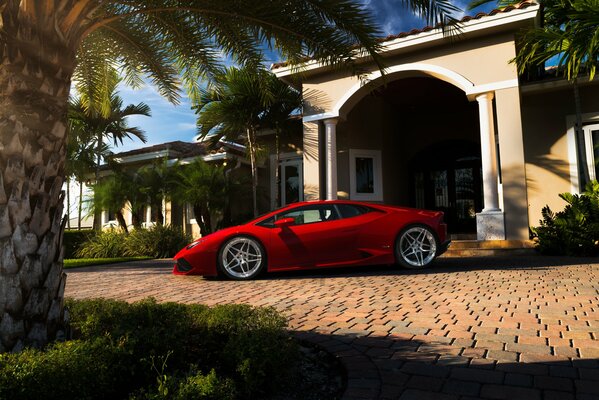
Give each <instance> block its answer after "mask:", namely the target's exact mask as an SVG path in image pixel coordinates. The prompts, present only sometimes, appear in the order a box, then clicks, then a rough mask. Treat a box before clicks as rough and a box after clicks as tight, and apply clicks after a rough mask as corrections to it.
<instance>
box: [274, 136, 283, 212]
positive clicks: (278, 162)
mask: <svg viewBox="0 0 599 400" xmlns="http://www.w3.org/2000/svg"><path fill="white" fill-rule="evenodd" d="M275 152H276V160H275V185H276V187H275V208H278V207H282V206H283V204H281V197H282V193H281V191H282V190H281V129H280V128H279V124H277V126H276V128H275Z"/></svg>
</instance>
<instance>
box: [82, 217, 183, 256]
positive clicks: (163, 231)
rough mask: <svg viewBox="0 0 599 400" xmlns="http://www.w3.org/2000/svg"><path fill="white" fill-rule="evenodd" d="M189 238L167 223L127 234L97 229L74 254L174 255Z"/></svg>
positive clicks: (114, 230)
mask: <svg viewBox="0 0 599 400" xmlns="http://www.w3.org/2000/svg"><path fill="white" fill-rule="evenodd" d="M189 242H191V237H190V236H189V235H186V234H184V233H183V232H182V231H181V230H180V229H178V228H176V227H173V226H170V225H155V226H153V227H151V228H149V229H134V230H132V231H131V232H130V233H129V234H126V233H124V232H123V231H121V230H116V229H109V230H104V231H100V232H97V233H96V234H95V235H93V236H89V237H88V239H87V240H86V241H85V242H84V243H83V244H81V246H80V247H79V250H77V252H76V253H75V255H76V256H77V257H78V258H117V257H151V258H168V257H172V256H174V255H175V254H176V253H177V252H178V251H179V250H181V249H182V248H183V247H184V246H185V245H187V244H188V243H189Z"/></svg>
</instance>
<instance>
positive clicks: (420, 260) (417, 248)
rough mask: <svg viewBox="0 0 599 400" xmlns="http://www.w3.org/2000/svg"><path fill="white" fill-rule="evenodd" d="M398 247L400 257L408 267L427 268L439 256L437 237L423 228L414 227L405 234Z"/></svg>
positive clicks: (402, 235)
mask: <svg viewBox="0 0 599 400" xmlns="http://www.w3.org/2000/svg"><path fill="white" fill-rule="evenodd" d="M397 245H398V246H399V248H398V249H397V250H398V255H399V256H400V257H401V259H402V261H403V264H404V265H405V266H406V267H415V268H419V267H420V268H422V267H426V266H427V265H428V264H430V263H431V262H432V261H433V259H434V258H435V255H436V254H437V240H436V239H435V236H434V235H433V233H432V232H431V231H430V230H429V229H427V228H425V227H422V226H414V227H412V228H409V229H407V230H406V231H405V232H403V233H402V234H401V237H400V238H399V243H398V244H397Z"/></svg>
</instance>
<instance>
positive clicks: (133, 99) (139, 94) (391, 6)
mask: <svg viewBox="0 0 599 400" xmlns="http://www.w3.org/2000/svg"><path fill="white" fill-rule="evenodd" d="M360 1H361V2H362V3H363V4H364V6H365V7H367V8H368V9H370V11H371V12H372V13H373V15H374V17H375V19H376V21H377V22H378V24H379V26H380V29H381V31H382V32H383V34H384V35H389V34H396V33H400V32H404V31H408V30H410V29H413V28H422V27H424V26H426V23H425V22H423V21H422V20H421V19H419V18H418V17H416V16H414V15H412V14H411V13H410V12H409V11H408V10H407V9H405V8H404V7H403V6H402V1H401V0H360ZM467 3H468V1H463V0H457V1H456V2H455V3H454V4H456V5H457V6H458V7H460V8H462V9H464V8H465V6H466V4H467ZM492 8H493V5H490V6H486V7H482V8H481V9H480V10H481V11H487V10H489V9H492ZM476 11H478V10H476ZM476 11H475V12H476ZM460 17H461V15H460ZM269 58H271V59H270V60H267V61H269V62H273V63H274V62H277V61H281V60H279V59H278V57H277V55H276V54H269ZM120 95H121V97H122V98H123V100H124V104H130V103H135V104H137V103H139V102H144V103H146V104H147V105H149V106H150V108H151V109H152V117H131V118H129V124H130V125H131V126H138V127H140V128H141V129H143V130H144V131H145V132H146V134H147V137H148V142H147V143H146V144H143V143H141V142H140V141H139V140H137V139H136V140H134V141H126V142H125V143H124V144H123V145H122V146H119V147H117V148H114V149H113V151H114V152H122V151H127V150H131V149H135V148H139V147H144V146H149V145H153V144H158V143H164V142H170V141H173V140H182V141H188V142H189V141H193V140H194V137H195V131H196V129H195V121H196V116H195V114H194V112H193V111H192V110H191V104H190V102H189V99H188V98H187V97H185V95H184V94H183V98H182V99H181V103H180V104H179V105H177V106H174V105H172V104H170V103H169V102H168V101H166V100H165V99H164V98H162V97H161V96H160V95H159V94H158V92H157V91H156V90H155V89H154V88H153V87H151V86H150V85H147V86H144V87H143V88H141V89H138V90H133V89H131V88H129V87H126V86H122V87H121V88H120Z"/></svg>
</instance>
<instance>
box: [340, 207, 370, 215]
mask: <svg viewBox="0 0 599 400" xmlns="http://www.w3.org/2000/svg"><path fill="white" fill-rule="evenodd" d="M337 208H338V209H339V213H340V214H341V218H352V217H357V216H359V215H362V214H366V213H368V212H370V211H371V210H370V209H369V208H368V207H364V206H359V205H355V204H337Z"/></svg>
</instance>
